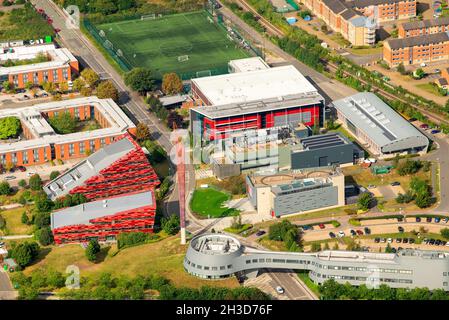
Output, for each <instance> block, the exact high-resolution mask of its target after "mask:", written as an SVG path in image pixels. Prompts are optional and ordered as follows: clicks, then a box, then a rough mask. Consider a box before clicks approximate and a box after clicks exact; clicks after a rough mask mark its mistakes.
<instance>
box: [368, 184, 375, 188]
mask: <svg viewBox="0 0 449 320" xmlns="http://www.w3.org/2000/svg"><path fill="white" fill-rule="evenodd" d="M375 187H376V186H375V185H374V184H370V185H368V189H374V188H375Z"/></svg>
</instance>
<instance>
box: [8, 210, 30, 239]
mask: <svg viewBox="0 0 449 320" xmlns="http://www.w3.org/2000/svg"><path fill="white" fill-rule="evenodd" d="M31 208H32V207H31V206H27V207H24V208H16V209H11V210H5V211H0V215H1V216H2V217H3V218H5V220H6V228H5V229H4V230H0V235H22V234H31V233H32V232H33V226H31V225H30V226H29V225H26V224H23V223H22V213H23V212H24V211H28V212H30V211H31ZM31 216H32V214H31V213H28V217H29V218H30V219H31Z"/></svg>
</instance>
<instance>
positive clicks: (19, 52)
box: [0, 44, 79, 88]
mask: <svg viewBox="0 0 449 320" xmlns="http://www.w3.org/2000/svg"><path fill="white" fill-rule="evenodd" d="M39 54H44V55H46V56H47V58H48V60H49V61H45V62H40V63H33V64H24V65H17V66H10V67H5V66H3V67H2V66H1V65H2V64H3V65H4V64H5V62H7V61H20V60H31V59H34V58H36V57H37V56H38V55H39ZM78 72H79V63H78V60H77V59H76V58H75V57H74V56H73V54H72V53H71V52H70V51H69V50H68V49H66V48H56V47H55V45H54V44H43V45H29V46H17V47H0V83H2V82H4V81H9V82H10V83H13V84H14V86H15V87H16V88H24V87H25V84H26V83H27V82H31V83H33V84H35V85H39V84H41V83H43V82H54V83H61V82H65V81H71V80H72V75H73V74H76V73H78Z"/></svg>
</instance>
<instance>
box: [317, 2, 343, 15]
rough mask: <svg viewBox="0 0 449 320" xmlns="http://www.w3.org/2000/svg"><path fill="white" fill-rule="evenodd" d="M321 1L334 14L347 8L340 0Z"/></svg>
mask: <svg viewBox="0 0 449 320" xmlns="http://www.w3.org/2000/svg"><path fill="white" fill-rule="evenodd" d="M323 3H324V4H325V5H326V6H327V7H328V8H329V10H331V11H332V12H333V13H335V14H338V13H340V12H342V11H344V10H346V9H347V8H348V7H347V6H346V5H345V3H344V2H342V1H340V0H323Z"/></svg>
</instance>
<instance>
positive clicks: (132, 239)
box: [117, 232, 148, 249]
mask: <svg viewBox="0 0 449 320" xmlns="http://www.w3.org/2000/svg"><path fill="white" fill-rule="evenodd" d="M147 240H148V234H147V233H144V232H122V233H120V234H119V235H118V236H117V247H118V248H119V249H122V248H123V247H126V246H132V245H136V244H140V243H145V242H146V241H147Z"/></svg>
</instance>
